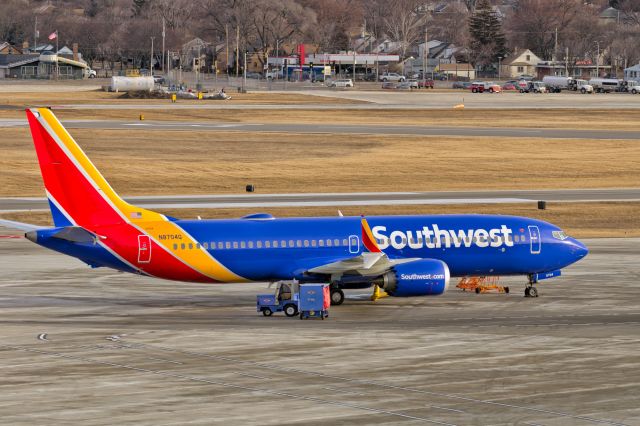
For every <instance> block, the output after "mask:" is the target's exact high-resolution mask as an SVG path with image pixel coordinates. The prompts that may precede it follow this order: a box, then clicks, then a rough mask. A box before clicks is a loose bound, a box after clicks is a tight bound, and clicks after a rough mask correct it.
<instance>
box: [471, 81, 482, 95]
mask: <svg viewBox="0 0 640 426" xmlns="http://www.w3.org/2000/svg"><path fill="white" fill-rule="evenodd" d="M469 88H470V89H471V93H484V83H483V82H482V81H474V82H473V83H471V86H470V87H469Z"/></svg>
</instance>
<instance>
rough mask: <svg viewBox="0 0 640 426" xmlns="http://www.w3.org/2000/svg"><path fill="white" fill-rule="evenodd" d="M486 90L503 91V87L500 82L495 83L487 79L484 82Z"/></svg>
mask: <svg viewBox="0 0 640 426" xmlns="http://www.w3.org/2000/svg"><path fill="white" fill-rule="evenodd" d="M483 84H484V91H485V92H489V93H500V92H502V88H501V87H500V85H499V84H496V83H494V82H493V81H485V82H484V83H483Z"/></svg>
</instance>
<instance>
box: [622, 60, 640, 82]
mask: <svg viewBox="0 0 640 426" xmlns="http://www.w3.org/2000/svg"><path fill="white" fill-rule="evenodd" d="M624 79H625V80H634V81H640V64H636V65H634V66H632V67H629V68H625V69H624Z"/></svg>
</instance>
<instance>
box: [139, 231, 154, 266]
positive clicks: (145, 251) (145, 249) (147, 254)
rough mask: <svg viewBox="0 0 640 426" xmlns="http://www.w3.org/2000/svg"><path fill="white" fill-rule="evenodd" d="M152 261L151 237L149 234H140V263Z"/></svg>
mask: <svg viewBox="0 0 640 426" xmlns="http://www.w3.org/2000/svg"><path fill="white" fill-rule="evenodd" d="M149 262H151V238H149V236H148V235H138V263H149Z"/></svg>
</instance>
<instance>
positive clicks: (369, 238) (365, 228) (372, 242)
mask: <svg viewBox="0 0 640 426" xmlns="http://www.w3.org/2000/svg"><path fill="white" fill-rule="evenodd" d="M360 224H361V227H362V243H363V244H364V246H365V247H366V248H367V250H369V251H370V252H372V253H380V252H382V250H380V247H378V243H377V242H376V239H375V238H374V237H373V233H372V232H371V227H369V222H367V219H365V218H364V216H363V217H362V219H360Z"/></svg>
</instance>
